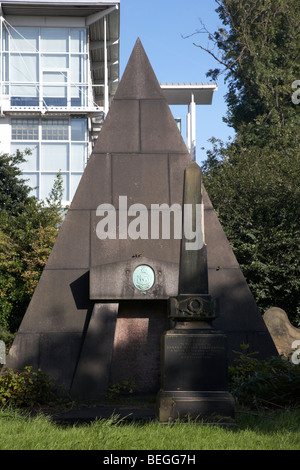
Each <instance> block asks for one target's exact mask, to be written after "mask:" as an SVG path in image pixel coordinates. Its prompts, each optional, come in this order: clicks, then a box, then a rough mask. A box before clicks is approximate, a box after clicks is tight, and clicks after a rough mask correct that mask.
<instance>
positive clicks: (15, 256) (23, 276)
mask: <svg viewBox="0 0 300 470" xmlns="http://www.w3.org/2000/svg"><path fill="white" fill-rule="evenodd" d="M22 161H24V156H23V154H21V153H19V152H17V153H16V154H15V155H12V156H10V155H7V154H1V155H0V203H1V212H0V327H2V328H5V329H7V330H10V331H12V332H13V331H15V330H16V329H17V328H18V326H19V324H20V322H21V320H22V318H23V315H24V313H25V311H26V308H27V305H28V303H29V301H30V298H31V296H32V294H33V291H34V289H35V287H36V285H37V283H38V280H39V277H40V275H41V272H42V270H43V267H44V265H45V263H46V261H47V259H48V256H49V254H50V252H51V249H52V247H53V244H54V242H55V239H56V236H57V233H58V229H59V227H60V224H61V222H62V218H63V210H62V207H61V197H62V179H61V176H60V175H58V177H57V179H56V182H55V184H54V186H53V189H52V191H51V193H50V195H49V198H48V200H47V201H46V202H45V203H43V202H39V201H37V200H36V199H35V198H34V197H32V196H30V190H31V189H30V188H29V187H28V186H27V184H26V181H24V180H23V179H21V171H20V170H19V169H18V165H19V164H20V163H21V162H22Z"/></svg>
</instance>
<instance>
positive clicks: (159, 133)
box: [140, 100, 187, 153]
mask: <svg viewBox="0 0 300 470" xmlns="http://www.w3.org/2000/svg"><path fill="white" fill-rule="evenodd" d="M140 106H141V151H142V152H170V153H175V152H178V153H185V152H186V151H187V148H186V145H185V143H184V141H183V139H182V136H181V134H180V132H179V131H178V128H177V124H176V122H175V120H174V117H173V115H172V113H171V111H170V108H169V106H168V104H167V102H166V101H165V100H149V101H148V100H145V101H141V103H140Z"/></svg>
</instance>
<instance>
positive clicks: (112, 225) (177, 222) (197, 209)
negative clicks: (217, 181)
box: [96, 196, 204, 250]
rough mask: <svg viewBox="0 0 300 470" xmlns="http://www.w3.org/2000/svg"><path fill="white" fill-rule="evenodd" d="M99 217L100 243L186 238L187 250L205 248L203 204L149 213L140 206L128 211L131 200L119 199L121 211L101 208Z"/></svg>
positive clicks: (163, 207) (154, 208)
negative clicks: (104, 241)
mask: <svg viewBox="0 0 300 470" xmlns="http://www.w3.org/2000/svg"><path fill="white" fill-rule="evenodd" d="M96 216H97V217H101V219H100V221H99V222H98V223H97V226H96V234H97V237H98V238H99V239H100V240H106V239H107V238H108V239H110V240H116V239H117V238H118V239H119V240H126V239H128V238H131V239H132V240H138V239H139V238H140V239H142V240H148V239H151V240H158V239H165V240H170V239H171V238H173V239H177V240H178V239H181V238H182V237H183V236H184V239H185V249H186V250H200V249H201V248H202V247H203V245H204V205H203V204H184V209H183V210H182V207H181V205H180V204H173V205H171V206H169V205H168V204H151V208H150V211H149V210H148V209H147V207H146V206H145V205H144V204H139V203H136V204H132V205H131V206H129V207H128V199H127V196H119V205H118V209H116V208H115V207H114V206H113V205H112V204H100V205H99V206H98V207H97V210H96ZM149 216H150V220H149Z"/></svg>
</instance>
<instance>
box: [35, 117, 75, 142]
mask: <svg viewBox="0 0 300 470" xmlns="http://www.w3.org/2000/svg"><path fill="white" fill-rule="evenodd" d="M68 138H69V120H68V119H49V120H44V121H42V139H43V140H68Z"/></svg>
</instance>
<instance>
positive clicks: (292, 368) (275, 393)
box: [229, 345, 300, 408]
mask: <svg viewBox="0 0 300 470" xmlns="http://www.w3.org/2000/svg"><path fill="white" fill-rule="evenodd" d="M248 346H249V345H241V347H242V351H241V352H239V353H238V355H239V358H238V359H237V362H238V365H237V366H235V367H234V366H232V367H229V380H230V389H231V393H232V395H233V396H234V398H235V399H236V401H237V403H239V404H240V405H243V406H247V407H250V408H253V407H254V408H259V407H267V408H278V407H298V406H299V403H300V368H299V365H298V364H292V363H291V362H289V361H288V360H287V359H286V358H284V357H283V356H276V357H271V358H269V359H268V360H263V361H261V360H258V359H256V358H254V357H252V355H250V354H247V353H246V350H247V348H248Z"/></svg>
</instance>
